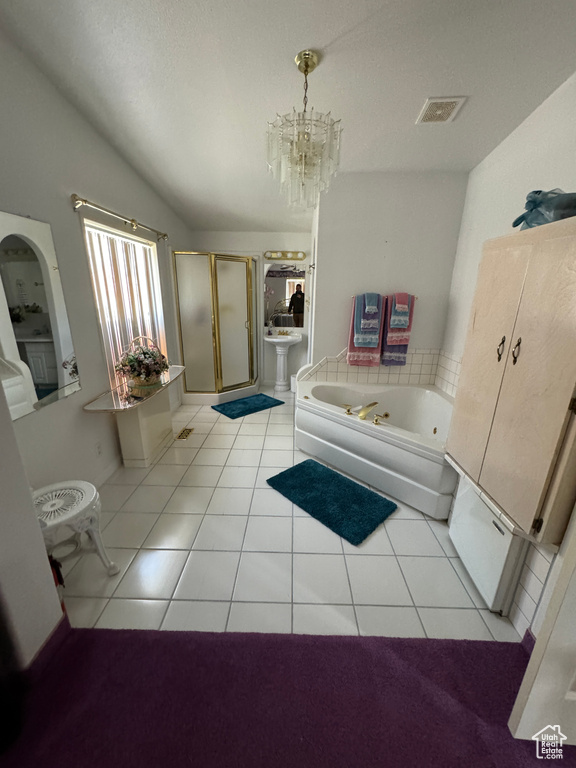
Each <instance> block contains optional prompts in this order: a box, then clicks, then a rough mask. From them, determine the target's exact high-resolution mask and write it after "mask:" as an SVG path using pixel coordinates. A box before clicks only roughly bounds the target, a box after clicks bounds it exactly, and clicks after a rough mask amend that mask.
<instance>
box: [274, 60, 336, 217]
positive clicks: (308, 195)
mask: <svg viewBox="0 0 576 768" xmlns="http://www.w3.org/2000/svg"><path fill="white" fill-rule="evenodd" d="M295 62H296V65H297V67H298V69H299V70H300V72H302V74H303V75H304V109H303V110H302V112H297V111H296V109H295V108H293V110H292V112H289V113H288V114H286V115H278V116H277V117H276V120H274V122H273V123H268V167H269V169H270V171H271V172H272V175H273V176H274V178H277V179H279V180H280V190H281V192H282V193H284V194H285V195H286V197H287V198H288V205H289V206H291V207H295V208H316V206H317V205H318V200H319V198H320V192H323V191H324V190H326V189H328V187H329V185H330V180H331V177H332V176H333V175H334V174H335V173H336V171H337V169H338V164H339V162H340V136H341V133H342V127H341V125H340V120H334V119H333V118H332V116H331V113H330V112H328V113H327V114H322V113H321V112H315V111H314V108H312V109H311V110H310V112H308V111H307V105H308V75H309V74H310V73H311V72H313V71H314V70H315V69H316V67H317V66H318V54H317V53H316V52H315V51H310V50H306V51H300V53H299V54H298V55H297V56H296V58H295Z"/></svg>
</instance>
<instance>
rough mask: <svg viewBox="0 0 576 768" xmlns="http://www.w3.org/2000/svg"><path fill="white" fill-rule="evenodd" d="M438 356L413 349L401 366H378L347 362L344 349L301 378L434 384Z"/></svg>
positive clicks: (376, 382)
mask: <svg viewBox="0 0 576 768" xmlns="http://www.w3.org/2000/svg"><path fill="white" fill-rule="evenodd" d="M439 358H440V350H438V349H415V350H414V351H412V352H408V355H407V358H406V365H404V366H385V365H380V366H378V367H373V368H372V367H369V366H364V365H348V364H347V362H346V350H345V349H344V350H342V352H340V354H339V355H337V356H336V357H325V358H324V359H323V360H321V361H320V362H319V363H318V364H317V365H315V366H314V367H313V368H311V369H310V370H309V371H308V372H307V373H305V374H304V376H302V379H303V380H312V381H335V382H336V381H339V382H354V383H358V384H434V380H435V377H436V369H437V366H438V361H439Z"/></svg>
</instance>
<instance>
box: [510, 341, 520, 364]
mask: <svg viewBox="0 0 576 768" xmlns="http://www.w3.org/2000/svg"><path fill="white" fill-rule="evenodd" d="M520 344H522V339H518V341H517V342H516V344H515V345H514V349H513V350H512V365H516V363H517V362H518V355H519V354H520Z"/></svg>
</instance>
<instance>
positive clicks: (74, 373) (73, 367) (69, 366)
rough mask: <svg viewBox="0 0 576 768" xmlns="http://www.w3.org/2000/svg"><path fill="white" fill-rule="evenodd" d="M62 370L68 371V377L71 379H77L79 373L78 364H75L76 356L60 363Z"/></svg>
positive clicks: (71, 356)
mask: <svg viewBox="0 0 576 768" xmlns="http://www.w3.org/2000/svg"><path fill="white" fill-rule="evenodd" d="M62 368H64V370H66V371H68V376H70V378H71V379H77V378H78V376H79V373H78V363H77V362H76V355H70V357H67V358H66V360H64V362H63V363H62Z"/></svg>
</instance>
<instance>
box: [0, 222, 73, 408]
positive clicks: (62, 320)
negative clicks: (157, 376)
mask: <svg viewBox="0 0 576 768" xmlns="http://www.w3.org/2000/svg"><path fill="white" fill-rule="evenodd" d="M11 235H14V236H16V237H19V238H20V239H21V240H23V241H24V242H25V243H26V244H27V245H29V246H30V248H31V249H32V250H33V251H34V253H35V255H36V257H37V259H38V262H39V264H40V269H41V271H42V278H43V280H44V286H45V290H46V299H47V304H48V314H49V315H50V324H51V327H52V339H53V343H54V352H55V355H56V360H57V366H58V389H57V390H56V391H55V392H53V393H51V394H49V395H47V396H46V397H43V398H42V399H41V400H38V401H37V402H35V403H34V410H38V409H39V408H43V407H45V406H47V405H50V403H53V402H56V401H57V400H60V399H61V398H63V397H67V396H68V395H71V394H72V393H73V392H77V391H78V390H79V389H80V388H81V387H80V378H77V379H76V380H72V381H70V376H69V374H68V373H67V371H66V370H65V369H64V368H63V367H62V363H63V362H64V361H65V360H67V359H69V358H71V357H72V356H73V355H74V354H75V353H74V345H73V343H72V334H71V332H70V324H69V321H68V313H67V311H66V303H65V301H64V293H63V291H62V282H61V280H60V271H59V267H58V259H57V256H56V249H55V247H54V240H53V239H52V229H51V227H50V225H49V224H46V223H45V222H41V221H36V220H34V219H29V218H25V217H23V216H15V215H14V214H11V213H5V212H0V243H2V241H3V240H4V239H5V238H6V237H9V236H11ZM0 358H2V359H4V360H6V361H7V362H8V363H9V364H11V365H13V366H14V365H15V366H16V367H17V368H18V369H19V370H20V371H22V374H23V376H24V377H25V378H28V376H27V375H26V371H28V374H30V371H29V368H28V366H27V365H26V364H25V363H24V362H23V361H22V359H21V357H20V353H19V351H18V344H17V341H16V336H15V334H14V329H13V326H12V322H11V320H10V313H9V310H8V301H7V298H6V294H5V291H4V290H3V289H2V291H0ZM24 369H25V370H24ZM30 381H31V374H30ZM33 412H34V411H33V410H32V411H30V413H33ZM24 415H27V414H22V416H24ZM13 418H20V417H13Z"/></svg>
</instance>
